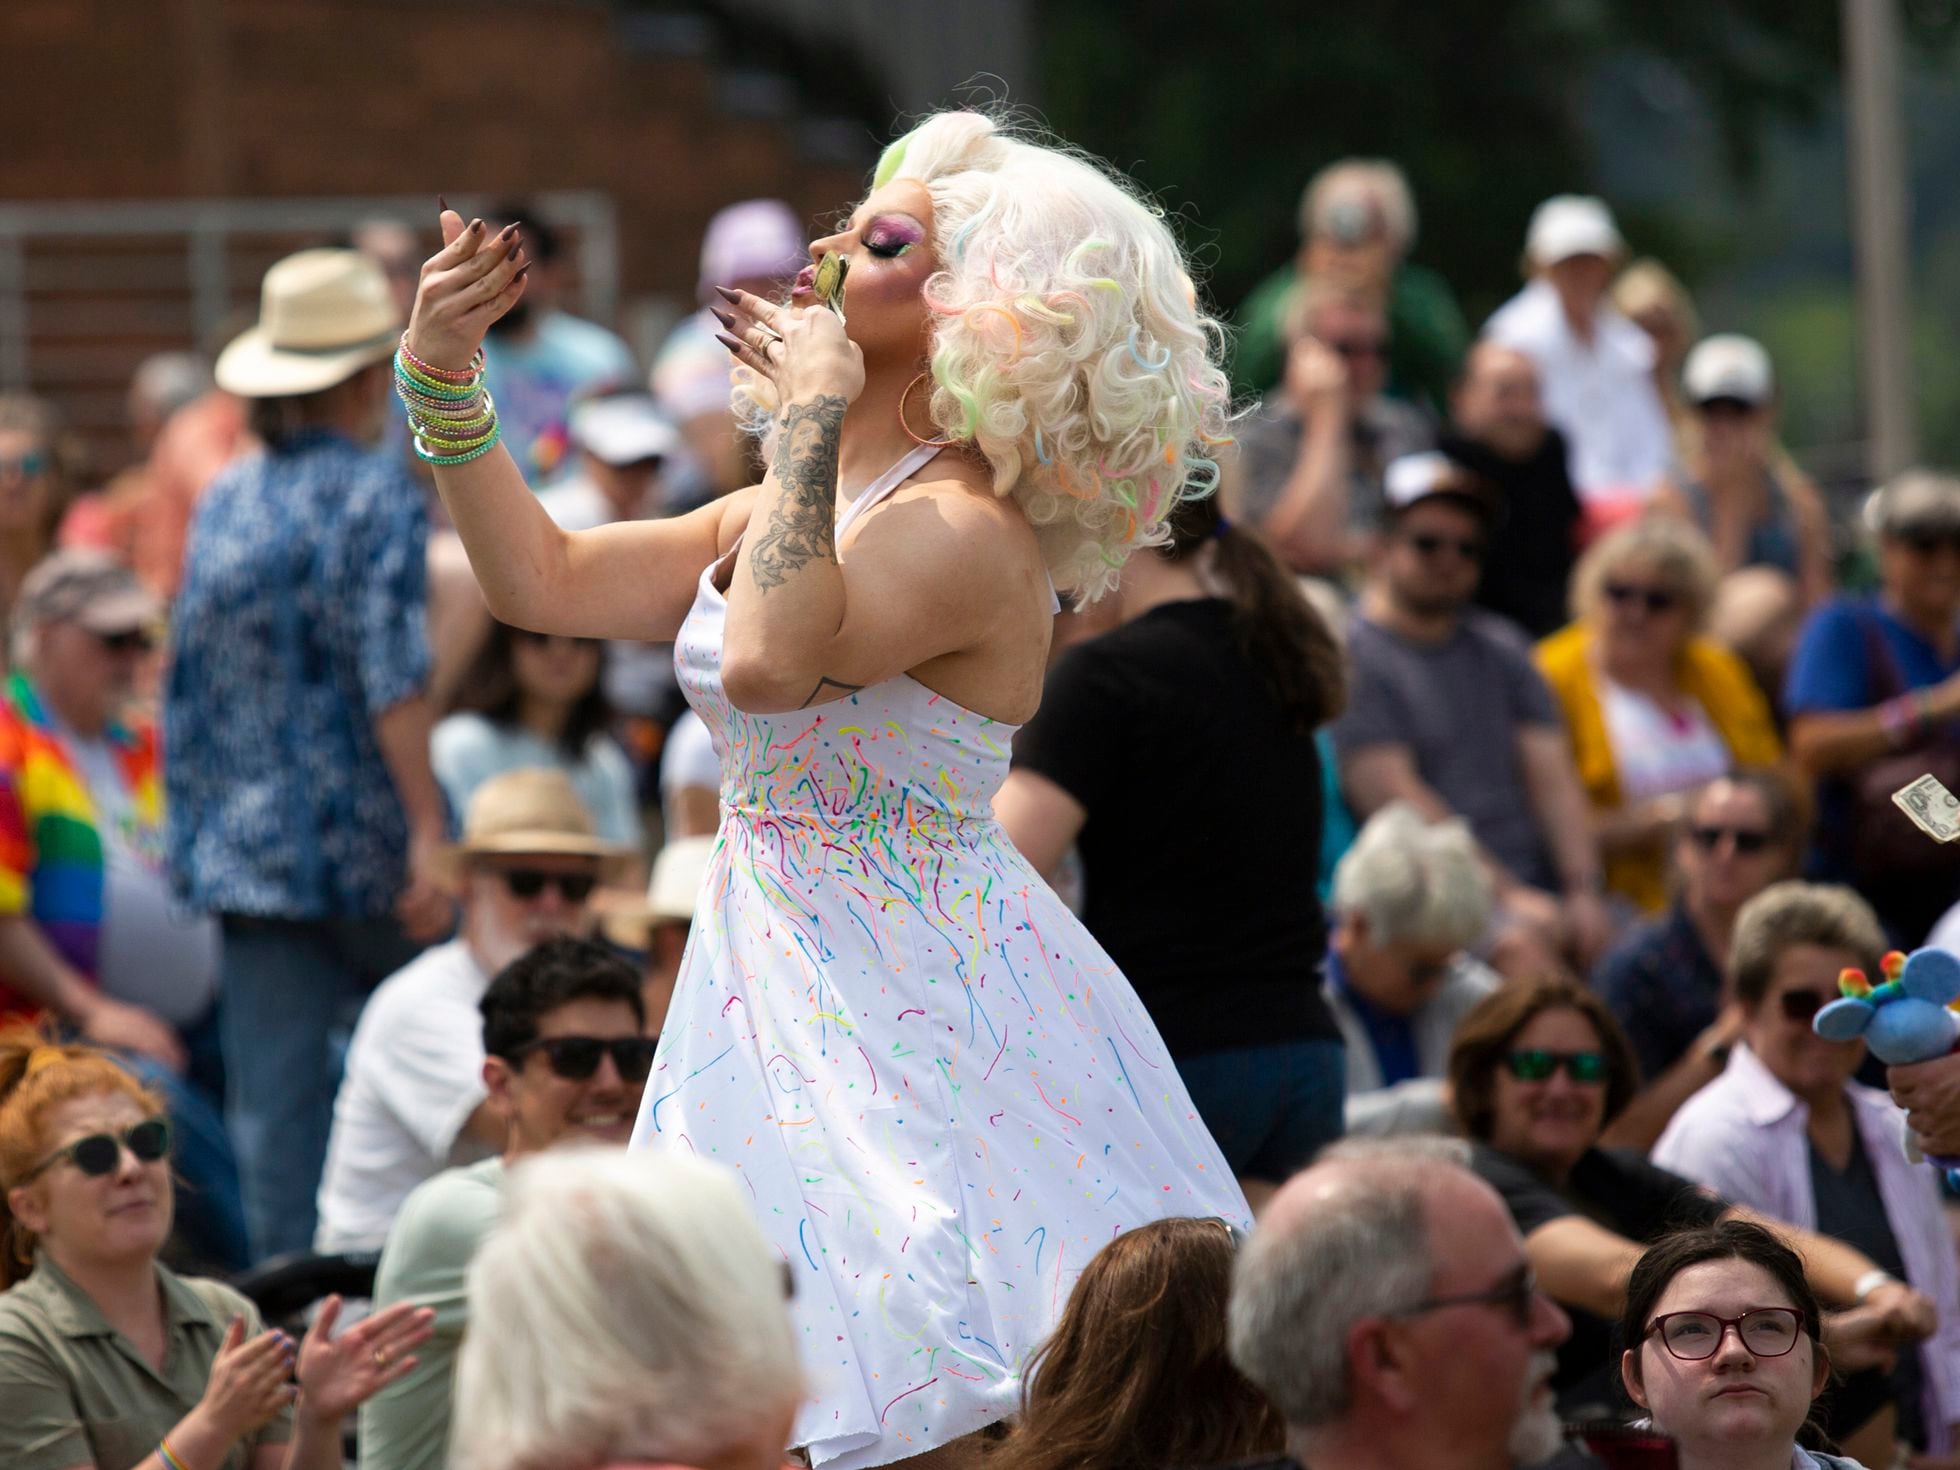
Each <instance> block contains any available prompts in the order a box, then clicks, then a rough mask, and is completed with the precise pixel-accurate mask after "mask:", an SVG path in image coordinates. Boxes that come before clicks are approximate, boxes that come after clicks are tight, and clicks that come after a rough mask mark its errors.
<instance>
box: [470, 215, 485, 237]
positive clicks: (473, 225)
mask: <svg viewBox="0 0 1960 1470" xmlns="http://www.w3.org/2000/svg"><path fill="white" fill-rule="evenodd" d="M470 233H471V234H472V235H480V234H482V233H483V221H482V220H480V219H473V220H471V221H470Z"/></svg>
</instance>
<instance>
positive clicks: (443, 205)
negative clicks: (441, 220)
mask: <svg viewBox="0 0 1960 1470" xmlns="http://www.w3.org/2000/svg"><path fill="white" fill-rule="evenodd" d="M436 208H437V209H440V210H441V211H442V212H443V213H444V214H447V213H449V201H448V200H447V199H445V198H443V197H442V195H440V194H438V195H436Z"/></svg>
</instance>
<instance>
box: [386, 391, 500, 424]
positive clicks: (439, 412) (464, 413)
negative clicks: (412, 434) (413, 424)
mask: <svg viewBox="0 0 1960 1470" xmlns="http://www.w3.org/2000/svg"><path fill="white" fill-rule="evenodd" d="M403 403H404V405H405V406H406V407H407V409H408V416H409V417H410V418H412V419H418V420H419V419H428V420H430V421H431V422H433V423H439V424H448V425H449V426H450V427H451V428H460V427H462V426H464V425H466V424H469V423H473V422H475V421H477V420H479V419H484V418H487V417H489V416H490V415H491V414H494V413H495V412H496V411H497V407H496V404H495V403H493V402H492V401H491V398H490V395H489V394H488V393H485V394H482V395H480V396H479V397H476V398H473V399H471V400H470V401H469V402H467V403H457V404H445V405H444V406H443V407H441V408H432V407H430V406H429V405H427V404H424V403H417V402H411V401H410V400H408V399H407V398H406V396H404V398H403Z"/></svg>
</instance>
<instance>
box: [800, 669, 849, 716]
mask: <svg viewBox="0 0 1960 1470" xmlns="http://www.w3.org/2000/svg"><path fill="white" fill-rule="evenodd" d="M863 687H864V686H863V685H862V684H846V683H845V682H844V681H843V680H842V679H833V678H831V677H830V676H829V675H828V674H826V675H824V677H822V678H821V679H819V680H817V687H816V688H814V689H812V690H811V691H810V697H809V698H808V699H806V700H804V701H803V703H801V704H799V705H798V706H797V708H798V709H808V708H809V707H810V706H811V705H813V704H815V703H816V702H817V696H818V695H820V694H822V693H823V692H824V690H826V689H841V690H843V691H844V694H856V693H857V692H858V690H860V689H862V688H863ZM844 694H840V695H838V696H837V698H839V699H842V698H843V697H844Z"/></svg>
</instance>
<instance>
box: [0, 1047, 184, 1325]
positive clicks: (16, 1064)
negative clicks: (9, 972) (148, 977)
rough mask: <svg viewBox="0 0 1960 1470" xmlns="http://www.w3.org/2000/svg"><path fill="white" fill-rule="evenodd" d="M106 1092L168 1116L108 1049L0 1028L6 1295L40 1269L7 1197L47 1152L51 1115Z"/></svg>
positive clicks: (1, 1278)
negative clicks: (64, 1106) (64, 1105)
mask: <svg viewBox="0 0 1960 1470" xmlns="http://www.w3.org/2000/svg"><path fill="white" fill-rule="evenodd" d="M103 1092H108V1093H121V1094H123V1095H124V1096H126V1097H129V1098H133V1099H134V1100H135V1102H136V1104H137V1105H138V1106H139V1107H141V1108H142V1109H143V1110H144V1112H145V1113H147V1114H149V1115H150V1116H152V1117H154V1116H156V1115H158V1114H160V1113H162V1112H163V1100H162V1099H161V1098H159V1097H158V1096H157V1095H156V1094H155V1093H153V1092H151V1091H150V1089H149V1088H147V1087H145V1086H144V1085H143V1084H142V1083H140V1082H138V1081H137V1080H136V1079H135V1078H134V1077H132V1076H131V1075H130V1074H129V1073H128V1072H125V1071H124V1070H123V1069H122V1068H121V1067H120V1066H118V1065H117V1064H116V1062H115V1059H114V1058H112V1057H111V1056H110V1055H109V1054H108V1053H107V1052H103V1051H98V1050H96V1048H94V1047H92V1046H66V1045H63V1044H62V1043H61V1042H59V1041H57V1040H55V1037H54V1033H53V1032H52V1030H50V1029H49V1028H48V1027H46V1026H38V1027H37V1026H32V1025H28V1024H26V1023H25V1022H22V1023H19V1024H16V1025H12V1026H8V1027H6V1028H5V1029H4V1030H0V1291H4V1290H5V1289H6V1288H7V1287H10V1286H12V1285H14V1284H15V1283H16V1282H18V1281H21V1280H24V1279H25V1278H26V1276H27V1274H28V1272H29V1271H31V1270H32V1269H33V1266H34V1237H33V1235H32V1233H31V1232H30V1231H29V1230H28V1229H27V1227H26V1226H24V1225H22V1224H21V1223H20V1221H18V1220H16V1219H15V1218H14V1212H13V1207H12V1206H11V1205H10V1204H9V1203H8V1201H7V1196H8V1194H9V1193H10V1192H11V1191H12V1190H13V1189H15V1188H16V1187H17V1186H18V1185H19V1184H20V1183H21V1182H22V1181H23V1180H25V1179H26V1178H27V1176H28V1175H29V1174H31V1173H32V1172H33V1171H34V1167H35V1165H37V1164H39V1163H40V1162H41V1160H42V1158H43V1157H45V1155H46V1153H47V1150H48V1146H49V1145H48V1138H47V1132H46V1126H45V1125H46V1122H47V1116H48V1114H49V1112H51V1111H52V1110H53V1109H55V1108H57V1107H59V1106H60V1105H61V1104H62V1103H65V1102H68V1101H70V1100H72V1099H74V1098H78V1097H91V1096H94V1095H95V1094H97V1093H103Z"/></svg>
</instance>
